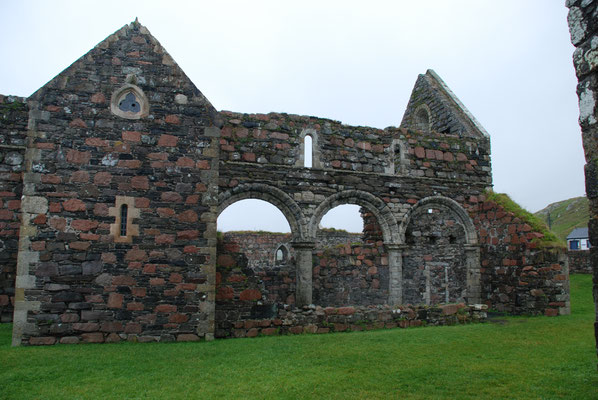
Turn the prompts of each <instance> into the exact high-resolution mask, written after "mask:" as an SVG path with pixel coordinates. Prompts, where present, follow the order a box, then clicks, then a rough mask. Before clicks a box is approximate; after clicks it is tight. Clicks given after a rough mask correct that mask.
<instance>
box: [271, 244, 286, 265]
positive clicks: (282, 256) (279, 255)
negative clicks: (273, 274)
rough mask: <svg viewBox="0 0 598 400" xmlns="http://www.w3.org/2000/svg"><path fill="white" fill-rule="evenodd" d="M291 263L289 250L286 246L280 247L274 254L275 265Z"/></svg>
mask: <svg viewBox="0 0 598 400" xmlns="http://www.w3.org/2000/svg"><path fill="white" fill-rule="evenodd" d="M288 261H289V250H288V249H287V247H286V246H285V245H280V246H278V248H277V249H276V252H275V253H274V264H275V265H281V264H286V263H287V262H288Z"/></svg>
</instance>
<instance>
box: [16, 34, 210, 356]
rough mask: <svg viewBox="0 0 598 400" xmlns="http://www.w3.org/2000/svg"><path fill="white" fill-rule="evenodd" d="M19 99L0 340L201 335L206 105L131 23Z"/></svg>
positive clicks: (206, 227) (205, 269) (206, 321)
mask: <svg viewBox="0 0 598 400" xmlns="http://www.w3.org/2000/svg"><path fill="white" fill-rule="evenodd" d="M29 104H30V108H31V111H30V113H29V115H30V122H29V132H28V134H29V138H28V139H29V140H30V141H31V144H30V146H31V150H30V153H29V154H28V156H29V157H30V163H31V165H30V166H29V168H28V169H27V173H26V175H25V187H26V188H27V189H26V191H25V192H24V197H23V204H22V212H23V221H22V226H21V231H22V238H21V253H20V254H19V275H18V276H17V288H16V300H17V301H16V306H15V307H16V308H15V317H14V321H15V322H14V332H13V344H15V345H18V344H21V343H22V344H52V343H57V342H60V343H77V342H104V341H119V340H124V339H126V340H141V341H157V340H160V341H170V340H198V339H199V338H201V337H207V338H210V336H211V332H213V324H214V311H213V305H214V303H213V302H214V292H213V288H214V281H213V279H214V263H215V256H216V251H215V250H216V249H215V245H216V243H215V242H216V240H215V239H216V237H215V236H216V232H215V217H214V214H213V211H214V210H213V209H212V208H211V207H212V206H211V203H210V200H209V199H210V198H213V197H214V194H213V191H214V189H215V186H214V185H213V184H212V182H216V181H217V178H218V164H217V158H218V139H217V136H218V129H217V128H213V127H211V125H212V123H213V121H214V118H215V116H216V113H215V110H214V109H213V107H212V106H211V105H210V103H209V102H208V101H207V100H206V99H205V98H204V97H203V95H202V94H201V93H200V92H199V90H198V89H197V88H196V87H195V86H194V85H193V83H192V82H191V81H189V79H188V78H187V77H186V76H185V74H184V73H183V72H182V71H181V70H180V69H179V68H178V66H177V65H176V64H175V63H174V61H173V60H172V58H171V57H170V56H169V55H168V53H166V52H165V51H164V50H163V48H162V47H161V46H160V44H159V43H158V42H157V41H156V40H155V38H153V37H152V36H151V35H150V34H149V32H148V31H147V29H145V28H144V27H143V26H141V25H139V24H138V23H135V22H134V23H132V24H130V25H127V26H125V27H123V28H122V29H121V30H119V31H118V32H116V33H115V34H113V35H112V36H110V37H109V38H108V39H106V40H105V41H103V42H102V43H100V44H99V45H98V46H97V47H96V48H94V49H93V50H91V51H90V52H89V53H88V54H86V55H85V56H83V57H82V58H80V59H79V60H78V61H76V62H75V63H74V64H73V65H71V66H70V67H69V68H68V69H67V70H65V71H64V72H62V73H61V74H60V75H58V76H57V77H56V78H55V79H54V80H52V81H51V82H50V83H48V84H47V85H46V86H44V87H43V88H42V89H40V90H39V91H38V92H36V93H35V94H34V95H33V96H31V97H30V98H29ZM23 232H24V235H23Z"/></svg>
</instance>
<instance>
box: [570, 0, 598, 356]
mask: <svg viewBox="0 0 598 400" xmlns="http://www.w3.org/2000/svg"><path fill="white" fill-rule="evenodd" d="M566 5H567V7H568V8H569V14H568V16H567V20H568V23H569V32H570V33H571V43H573V45H574V46H575V52H574V53H573V66H574V67H575V74H576V75H577V80H578V85H577V95H578V96H579V125H580V127H581V136H582V139H583V148H584V154H585V158H586V165H585V168H584V170H585V178H586V196H587V197H588V200H589V204H590V221H589V223H588V229H589V233H590V243H592V244H594V243H598V120H597V119H596V114H597V113H596V98H597V95H598V68H597V67H598V57H597V56H598V50H596V49H597V48H598V2H596V1H593V0H567V3H566ZM589 267H590V268H589V269H590V271H592V272H593V278H594V279H593V282H594V289H593V292H594V306H595V310H596V322H594V336H595V338H596V353H597V354H598V246H592V248H591V249H590V262H589Z"/></svg>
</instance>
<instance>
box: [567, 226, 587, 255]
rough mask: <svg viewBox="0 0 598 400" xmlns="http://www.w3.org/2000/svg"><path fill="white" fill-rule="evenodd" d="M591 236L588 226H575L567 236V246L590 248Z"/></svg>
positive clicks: (581, 248)
mask: <svg viewBox="0 0 598 400" xmlns="http://www.w3.org/2000/svg"><path fill="white" fill-rule="evenodd" d="M589 238H590V236H589V234H588V228H575V229H573V231H571V233H570V234H569V236H567V248H568V249H569V250H589V249H590V247H591V246H590V239H589Z"/></svg>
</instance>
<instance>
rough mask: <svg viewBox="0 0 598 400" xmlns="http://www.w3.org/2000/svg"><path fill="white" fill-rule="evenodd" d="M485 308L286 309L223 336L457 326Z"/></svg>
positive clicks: (477, 317)
mask: <svg viewBox="0 0 598 400" xmlns="http://www.w3.org/2000/svg"><path fill="white" fill-rule="evenodd" d="M486 308H487V307H486V306H485V305H481V304H480V305H478V306H477V307H476V306H466V305H464V304H449V305H444V306H441V307H427V306H416V307H409V306H406V307H397V308H392V307H389V306H371V307H325V308H323V307H320V306H312V307H309V306H306V307H303V308H302V309H294V308H290V307H287V308H286V309H282V310H279V311H278V315H276V317H274V318H253V319H246V320H240V321H237V322H235V323H234V324H233V325H232V329H231V330H230V331H228V332H227V333H228V335H227V336H226V337H235V338H242V337H255V336H258V335H264V336H270V335H288V334H291V335H297V334H303V333H332V332H351V331H353V332H354V331H363V330H372V329H393V328H408V327H418V326H439V325H456V324H467V323H475V322H484V321H485V320H486V317H487V314H486V311H485V310H486Z"/></svg>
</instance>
